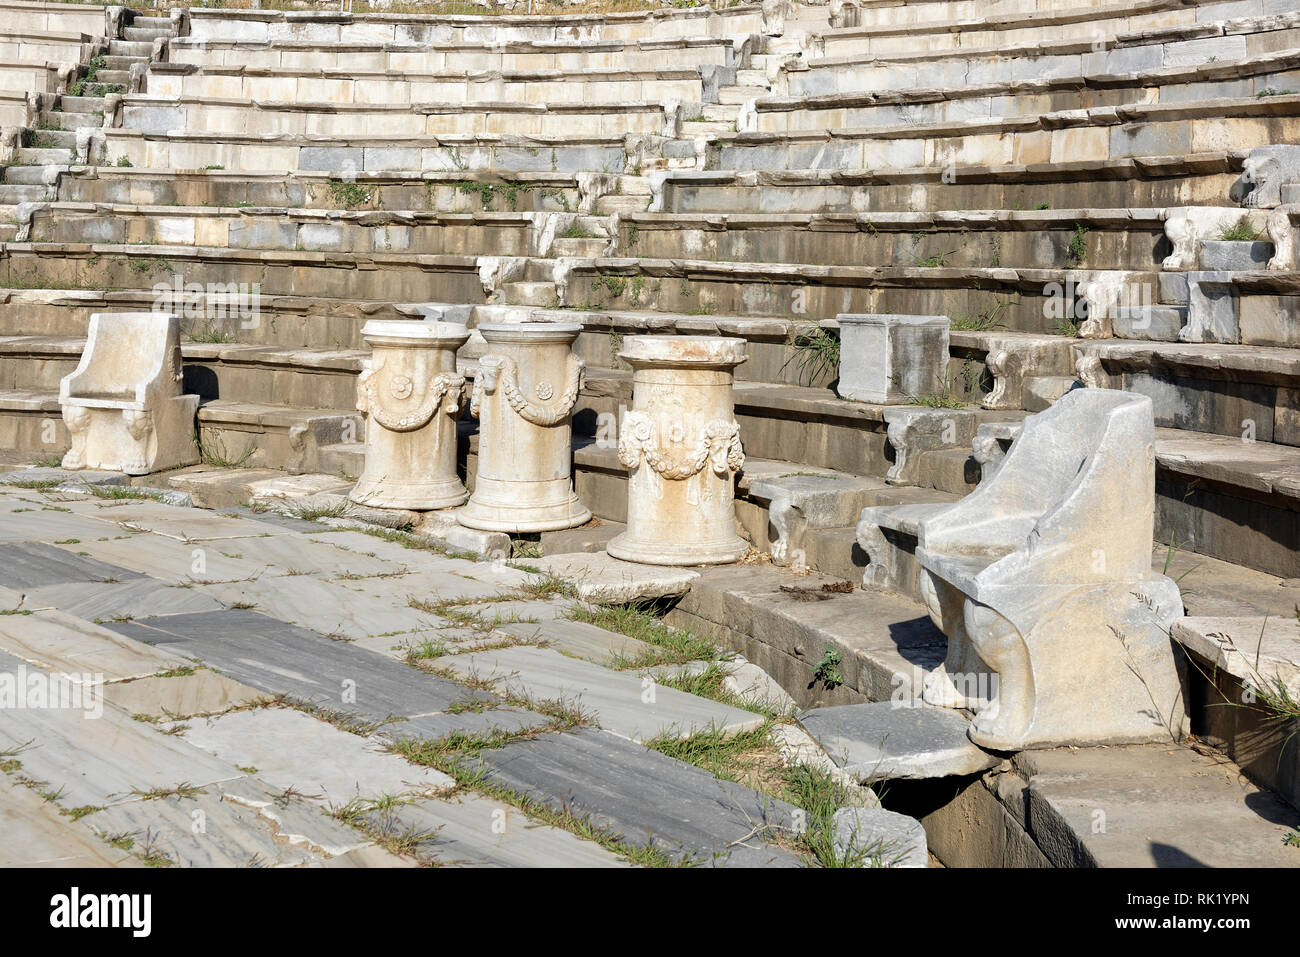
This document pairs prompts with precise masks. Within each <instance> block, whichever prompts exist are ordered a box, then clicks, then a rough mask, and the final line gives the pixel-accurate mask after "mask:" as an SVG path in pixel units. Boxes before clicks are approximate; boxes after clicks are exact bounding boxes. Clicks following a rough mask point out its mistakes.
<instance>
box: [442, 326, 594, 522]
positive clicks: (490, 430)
mask: <svg viewBox="0 0 1300 957" xmlns="http://www.w3.org/2000/svg"><path fill="white" fill-rule="evenodd" d="M478 330H479V332H480V333H482V334H483V339H484V340H485V341H486V342H487V349H488V351H487V353H486V354H485V355H484V356H483V357H482V358H480V359H479V371H478V377H477V378H476V379H475V380H474V395H473V398H472V399H471V400H470V412H471V413H472V414H473V415H476V416H478V419H479V439H478V469H477V471H476V472H475V474H474V494H473V495H472V496H471V497H470V500H469V503H468V504H467V505H466V506H465V507H464V508H463V509H461V511H460V512H459V513H458V514H457V516H456V519H457V521H459V522H460V523H461V524H462V525H464V526H466V527H468V528H479V529H485V530H487V531H492V532H545V531H551V530H553V529H557V528H573V527H574V526H575V525H581V524H583V523H584V522H586V521H588V520H589V519H590V518H591V512H589V511H587V509H586V507H585V506H583V504H582V503H581V502H580V501H578V496H577V494H576V493H575V492H574V491H573V469H572V462H573V427H572V418H571V416H572V413H573V406H574V403H575V402H577V400H578V390H579V389H581V388H582V377H583V371H584V367H583V363H582V360H581V359H579V358H578V357H577V356H575V355H574V354H573V352H572V349H571V347H572V345H573V340H575V339H576V338H578V333H580V332H581V331H582V326H581V325H580V324H578V323H569V322H565V323H559V322H511V323H491V324H484V325H481V326H479V327H478Z"/></svg>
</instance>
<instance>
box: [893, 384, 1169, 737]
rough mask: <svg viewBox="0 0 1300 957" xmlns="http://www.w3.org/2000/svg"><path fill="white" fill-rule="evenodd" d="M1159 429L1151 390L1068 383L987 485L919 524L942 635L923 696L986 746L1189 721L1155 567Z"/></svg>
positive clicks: (1128, 733)
mask: <svg viewBox="0 0 1300 957" xmlns="http://www.w3.org/2000/svg"><path fill="white" fill-rule="evenodd" d="M1154 441H1155V430H1154V424H1153V419H1152V411H1151V401H1150V399H1148V398H1146V397H1143V396H1135V395H1132V394H1128V393H1124V392H1117V391H1112V390H1100V389H1098V390H1091V389H1090V390H1081V391H1075V392H1072V393H1070V394H1068V395H1066V396H1064V397H1062V398H1061V399H1060V400H1059V401H1058V402H1057V403H1056V404H1055V405H1053V406H1052V407H1051V408H1049V409H1048V410H1047V411H1045V412H1043V413H1041V414H1039V415H1036V416H1032V417H1030V418H1029V419H1027V420H1026V422H1025V426H1024V428H1023V430H1022V432H1021V434H1020V436H1019V437H1018V438H1017V439H1016V441H1015V442H1014V443H1013V444H1012V446H1011V448H1010V449H1009V450H1008V452H1007V454H1006V457H1005V459H1004V461H1003V463H1002V465H1001V467H1000V468H999V469H998V470H997V472H996V473H994V474H993V475H992V476H991V477H990V478H989V480H988V481H985V482H984V483H982V484H981V485H980V486H979V487H978V488H977V489H976V490H975V491H974V492H972V493H971V494H970V495H969V496H967V497H966V498H965V499H963V500H962V501H960V502H958V503H957V504H955V505H953V506H952V507H951V508H947V509H944V510H942V511H940V512H939V513H937V514H935V515H933V516H930V517H928V518H926V519H924V520H922V521H921V522H920V523H919V528H918V546H917V551H916V555H917V560H918V561H919V562H920V565H921V567H922V569H923V571H922V581H921V590H922V594H923V596H924V598H925V600H926V604H927V606H928V609H929V612H930V616H931V618H932V620H933V621H934V622H935V624H936V625H937V626H939V627H940V628H941V629H942V630H943V632H944V634H946V635H947V636H948V642H949V644H948V656H947V659H946V661H945V662H944V664H943V665H942V666H941V667H940V668H937V669H935V671H934V672H933V673H932V674H931V675H930V677H929V678H928V679H927V681H926V687H925V699H926V700H927V701H928V702H930V703H931V704H938V705H945V706H948V707H969V708H972V709H974V710H975V711H976V715H975V719H974V721H973V722H972V725H971V732H970V736H971V739H972V740H973V741H975V742H976V743H977V744H979V745H981V746H983V747H987V748H992V749H995V750H1018V749H1021V748H1028V747H1043V746H1056V745H1063V744H1103V743H1116V742H1132V741H1145V740H1161V739H1166V740H1167V739H1168V738H1169V737H1170V735H1174V736H1177V735H1178V734H1180V733H1181V730H1182V727H1183V713H1184V709H1183V702H1182V699H1181V694H1180V679H1179V671H1178V668H1177V666H1176V664H1175V660H1174V657H1173V654H1172V652H1171V646H1170V640H1169V634H1168V631H1169V626H1170V625H1171V623H1172V622H1173V620H1174V619H1175V618H1178V617H1179V616H1180V615H1182V612H1183V605H1182V599H1181V596H1180V595H1179V592H1178V587H1177V585H1175V584H1174V582H1172V581H1171V580H1170V579H1168V578H1166V577H1165V576H1163V575H1159V574H1152V572H1151V540H1152V529H1153V522H1154V511H1155V509H1154V497H1155V491H1154V489H1155V480H1154Z"/></svg>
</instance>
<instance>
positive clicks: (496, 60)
mask: <svg viewBox="0 0 1300 957" xmlns="http://www.w3.org/2000/svg"><path fill="white" fill-rule="evenodd" d="M751 45H752V41H751V39H750V38H749V37H747V36H745V37H680V38H668V39H656V38H648V39H642V40H636V41H627V42H623V41H618V40H602V41H576V42H575V41H567V42H554V43H545V42H518V43H503V44H498V43H493V44H484V43H438V42H432V43H414V44H405V45H396V44H375V43H371V44H366V43H301V42H286V43H247V42H240V41H214V40H195V39H193V38H192V37H177V38H175V39H174V40H172V41H171V42H170V43H169V44H168V58H169V62H170V64H171V65H170V66H169V67H163V65H162V64H158V65H157V67H155V69H158V70H160V72H161V71H164V70H181V69H183V68H185V67H187V66H197V67H202V68H205V69H212V68H221V67H224V68H230V69H244V70H327V71H335V70H355V71H357V72H359V73H389V72H395V73H408V72H416V73H449V72H471V71H473V72H484V71H518V70H560V71H565V72H581V71H586V70H613V69H623V70H653V69H659V68H661V67H663V66H665V65H667V64H680V63H691V64H699V65H700V66H716V67H737V66H744V65H745V62H746V58H747V55H748V52H749V49H750V46H751Z"/></svg>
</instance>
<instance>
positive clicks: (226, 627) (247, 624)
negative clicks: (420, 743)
mask: <svg viewBox="0 0 1300 957" xmlns="http://www.w3.org/2000/svg"><path fill="white" fill-rule="evenodd" d="M105 627H109V628H112V629H113V630H114V631H117V632H119V633H121V634H124V635H127V636H129V637H131V638H135V639H137V640H139V641H143V642H146V643H148V644H153V645H161V646H164V647H166V648H167V650H168V651H172V652H176V653H177V654H182V655H186V656H188V657H192V658H197V659H199V660H201V661H203V662H204V663H206V664H208V665H211V666H212V667H213V668H215V669H217V670H218V671H222V672H225V673H226V674H227V675H229V676H230V677H232V678H234V679H235V680H236V681H242V682H243V683H244V684H247V685H252V686H253V687H254V688H257V689H259V690H261V691H266V692H268V693H271V694H286V695H289V696H290V697H292V698H295V699H298V700H301V701H307V702H310V703H312V704H315V705H319V706H320V707H324V708H331V709H334V710H337V711H343V712H348V713H350V714H355V715H356V716H357V717H359V718H361V719H362V720H367V721H382V720H384V719H385V718H388V717H393V716H395V717H410V716H412V715H417V714H418V715H427V714H433V713H436V712H442V711H445V710H446V709H447V707H448V706H449V705H451V704H452V703H453V702H458V701H466V700H485V701H486V700H492V696H491V695H488V694H487V693H485V692H481V691H473V690H471V689H469V688H466V687H465V686H464V685H461V684H457V683H456V682H454V681H449V680H447V679H446V678H439V677H436V676H434V675H429V674H425V673H424V672H422V671H420V670H418V669H416V668H412V667H410V666H409V665H404V664H400V663H399V662H396V661H393V660H391V659H389V658H385V657H383V656H382V655H377V654H375V653H374V652H371V651H366V650H364V649H361V648H354V647H352V646H351V645H349V644H348V643H347V642H341V641H334V640H332V639H329V638H325V637H322V636H321V635H318V634H316V633H315V632H313V631H308V630H307V629H306V628H299V627H298V626H296V625H288V624H285V623H284V622H282V621H280V620H278V619H275V618H271V617H268V616H267V615H262V614H259V613H258V612H254V611H247V610H240V609H232V610H228V611H216V612H204V613H201V614H190V615H167V616H165V617H160V618H144V619H140V620H139V621H132V622H112V623H106V624H105Z"/></svg>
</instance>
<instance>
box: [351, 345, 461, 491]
mask: <svg viewBox="0 0 1300 957" xmlns="http://www.w3.org/2000/svg"><path fill="white" fill-rule="evenodd" d="M361 335H362V337H363V338H364V339H365V340H366V342H367V343H369V345H370V349H371V354H370V359H369V360H368V361H367V363H366V366H367V367H366V369H365V370H364V371H363V372H362V373H361V377H360V379H359V380H358V381H357V411H359V412H361V413H363V414H364V415H365V416H366V468H365V472H364V473H363V474H362V476H361V479H360V481H358V482H357V484H356V487H355V488H354V489H353V490H352V492H351V494H350V495H349V496H348V497H349V498H351V499H352V501H354V502H359V503H361V504H362V505H373V506H375V507H376V508H406V509H413V510H416V511H426V510H431V509H438V508H450V507H452V506H454V505H460V504H461V503H462V502H464V501H465V498H466V496H468V495H469V492H468V491H467V490H466V488H465V485H464V483H462V482H461V480H460V478H459V477H458V476H457V475H456V419H457V417H458V415H459V413H460V400H461V392H462V390H463V389H464V386H465V377H464V376H462V375H460V374H459V373H458V372H457V371H456V350H457V349H459V348H460V347H461V346H462V345H463V344H464V343H465V340H467V339H468V338H469V330H468V329H466V328H465V327H464V326H460V325H455V324H452V323H444V322H418V321H406V320H400V319H395V320H394V319H372V320H371V321H369V322H367V323H366V324H365V325H364V326H363V327H362V329H361Z"/></svg>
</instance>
